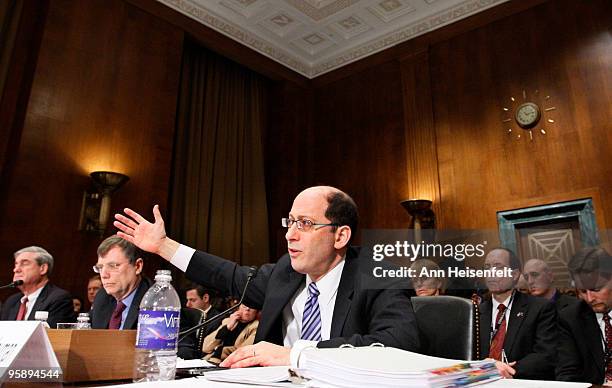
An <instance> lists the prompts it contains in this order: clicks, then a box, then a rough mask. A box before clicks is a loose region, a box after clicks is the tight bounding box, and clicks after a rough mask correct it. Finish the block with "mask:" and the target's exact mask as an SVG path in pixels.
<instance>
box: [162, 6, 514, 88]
mask: <svg viewBox="0 0 612 388" xmlns="http://www.w3.org/2000/svg"><path fill="white" fill-rule="evenodd" d="M158 1H159V2H161V3H163V4H165V5H167V6H169V7H171V8H173V9H176V10H178V11H179V12H181V13H184V14H185V15H187V16H189V17H192V18H194V19H195V20H197V21H199V22H200V23H202V24H204V25H206V26H208V27H210V28H213V29H215V30H217V31H219V32H221V33H223V34H225V35H227V36H229V37H230V38H232V39H234V40H236V41H238V42H240V43H242V44H244V45H245V46H247V47H249V48H251V49H253V50H256V51H258V52H260V53H261V54H263V55H266V56H268V57H270V58H272V59H273V60H275V61H277V62H279V63H281V64H283V65H285V66H287V67H289V68H290V69H293V70H295V71H296V72H298V73H300V74H302V75H304V76H306V77H308V78H314V77H316V76H318V75H321V74H323V73H326V72H328V71H331V70H334V69H336V68H338V67H341V66H344V65H346V64H348V63H351V62H354V61H356V60H359V59H361V58H364V57H366V56H368V55H371V54H374V53H376V52H379V51H381V50H384V49H387V48H389V47H392V46H394V45H396V44H398V43H401V42H404V41H406V40H409V39H412V38H414V37H416V36H419V35H422V34H424V33H426V32H429V31H432V30H435V29H437V28H440V27H442V26H445V25H447V24H450V23H453V22H455V21H457V20H460V19H463V18H465V17H467V16H470V15H473V14H475V13H478V12H480V11H483V10H485V9H487V8H491V7H493V6H495V5H498V4H501V3H503V2H505V1H507V0H158Z"/></svg>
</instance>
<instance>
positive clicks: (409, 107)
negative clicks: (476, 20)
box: [401, 50, 440, 213]
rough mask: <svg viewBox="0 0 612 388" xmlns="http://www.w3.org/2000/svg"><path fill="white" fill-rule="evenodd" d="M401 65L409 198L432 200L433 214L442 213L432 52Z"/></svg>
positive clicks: (407, 58) (407, 195)
mask: <svg viewBox="0 0 612 388" xmlns="http://www.w3.org/2000/svg"><path fill="white" fill-rule="evenodd" d="M401 66H402V96H403V99H404V131H405V133H406V153H405V155H406V168H407V171H406V174H407V176H408V180H407V183H408V184H407V190H406V198H407V199H428V200H430V201H433V204H432V208H433V211H434V212H435V213H439V212H440V184H439V176H438V151H437V148H436V128H435V123H434V119H433V107H432V95H431V84H430V74H429V53H428V52H427V51H426V50H423V51H419V52H416V53H415V54H414V55H410V56H408V57H406V58H403V59H402V62H401Z"/></svg>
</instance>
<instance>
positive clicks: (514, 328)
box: [504, 291, 529, 354]
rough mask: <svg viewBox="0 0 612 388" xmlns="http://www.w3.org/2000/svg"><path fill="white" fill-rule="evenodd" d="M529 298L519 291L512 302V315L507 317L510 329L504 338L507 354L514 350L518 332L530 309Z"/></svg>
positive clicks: (515, 293)
mask: <svg viewBox="0 0 612 388" xmlns="http://www.w3.org/2000/svg"><path fill="white" fill-rule="evenodd" d="M527 300H528V299H527V296H525V295H523V294H521V293H520V292H518V291H515V292H514V301H513V302H512V308H511V310H510V316H508V317H506V318H507V324H508V330H507V331H506V338H505V340H504V350H505V352H506V354H510V353H511V352H512V347H513V346H514V342H515V340H516V338H517V335H518V332H519V331H520V329H521V326H522V325H523V322H524V321H525V317H526V316H527V311H528V310H529V305H528V303H527Z"/></svg>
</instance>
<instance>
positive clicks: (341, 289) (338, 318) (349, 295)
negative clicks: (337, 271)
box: [330, 251, 358, 338]
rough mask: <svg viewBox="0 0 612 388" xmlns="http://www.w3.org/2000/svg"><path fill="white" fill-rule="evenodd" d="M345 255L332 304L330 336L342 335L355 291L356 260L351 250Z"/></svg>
mask: <svg viewBox="0 0 612 388" xmlns="http://www.w3.org/2000/svg"><path fill="white" fill-rule="evenodd" d="M346 256H347V257H346V259H345V263H344V268H343V269H342V276H341V278H340V284H339V285H338V294H337V295H336V303H335V304H334V314H333V317H332V326H331V331H330V338H336V337H342V329H343V328H344V323H345V322H346V318H347V317H348V315H349V312H350V310H351V300H352V299H353V293H354V292H355V279H356V274H355V272H356V271H357V265H358V262H357V258H356V257H354V255H353V252H352V251H348V253H347V255H346Z"/></svg>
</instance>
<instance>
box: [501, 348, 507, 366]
mask: <svg viewBox="0 0 612 388" xmlns="http://www.w3.org/2000/svg"><path fill="white" fill-rule="evenodd" d="M501 362H503V363H504V364H508V357H507V356H506V350H505V349H502V351H501Z"/></svg>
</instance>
